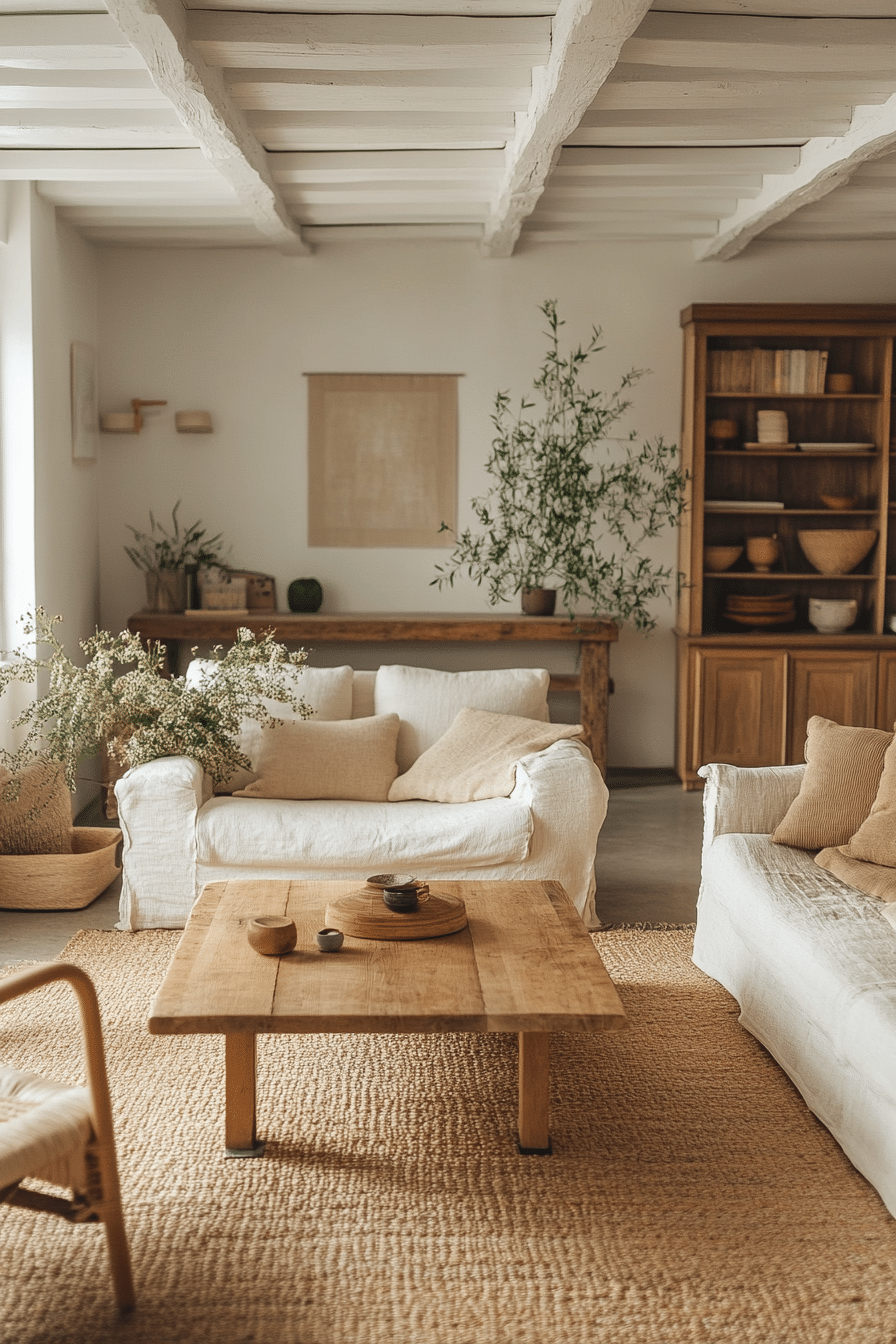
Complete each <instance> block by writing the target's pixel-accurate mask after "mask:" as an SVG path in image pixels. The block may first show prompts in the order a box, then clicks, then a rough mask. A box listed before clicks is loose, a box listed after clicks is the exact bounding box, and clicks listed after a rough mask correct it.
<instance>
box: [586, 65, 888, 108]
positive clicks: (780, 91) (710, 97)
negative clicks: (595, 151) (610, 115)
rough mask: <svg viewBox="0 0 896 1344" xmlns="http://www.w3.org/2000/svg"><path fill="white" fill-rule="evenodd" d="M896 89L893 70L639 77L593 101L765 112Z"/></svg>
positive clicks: (853, 101)
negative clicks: (782, 77) (778, 77)
mask: <svg viewBox="0 0 896 1344" xmlns="http://www.w3.org/2000/svg"><path fill="white" fill-rule="evenodd" d="M894 90H896V71H894V72H893V73H891V75H890V77H889V79H888V80H886V81H884V80H876V81H874V82H871V81H869V82H868V83H866V84H858V83H856V82H855V81H851V80H835V79H830V80H827V79H824V80H821V79H811V80H809V79H807V80H805V81H801V82H798V81H796V80H788V81H780V82H779V81H775V80H768V81H765V82H762V81H756V82H747V81H741V80H727V81H722V80H701V81H698V82H690V81H687V82H686V81H682V82H681V83H680V84H679V83H674V82H672V81H668V80H665V81H659V82H657V83H654V82H652V81H647V80H639V81H637V82H633V83H630V84H609V83H607V84H605V85H604V87H603V88H602V89H601V90H600V92H599V93H598V95H597V98H596V99H595V101H594V103H593V104H592V106H593V107H594V108H595V109H597V110H600V111H602V112H604V111H625V110H628V109H644V110H645V111H653V110H666V109H668V110H670V111H673V112H680V111H682V110H684V109H688V110H690V109H692V108H710V109H712V110H713V111H723V110H724V111H729V110H731V109H734V108H737V109H740V108H743V109H746V110H748V111H750V110H752V109H754V108H758V107H761V108H763V109H764V110H765V111H767V112H771V111H772V110H773V109H780V110H781V111H782V112H784V113H787V114H789V113H791V112H792V111H795V110H799V109H804V108H810V109H817V108H824V107H826V106H829V105H830V104H832V103H833V104H835V105H836V104H838V103H840V104H843V105H844V106H855V105H857V104H870V103H885V102H886V101H887V99H888V98H889V97H890V96H891V95H892V94H893V92H894Z"/></svg>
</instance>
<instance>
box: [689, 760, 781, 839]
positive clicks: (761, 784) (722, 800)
mask: <svg viewBox="0 0 896 1344" xmlns="http://www.w3.org/2000/svg"><path fill="white" fill-rule="evenodd" d="M805 772H806V767H805V765H765V766H760V767H759V768H758V769H749V770H748V769H745V768H742V767H740V766H736V765H704V766H702V767H701V769H700V770H698V771H697V773H698V775H700V776H701V777H702V778H703V779H705V780H706V788H705V789H704V791H703V853H704V856H705V854H706V851H707V850H708V849H709V846H710V845H711V844H712V842H713V840H715V838H716V836H717V835H728V834H731V833H734V834H737V835H769V834H770V833H771V832H772V831H773V830H774V829H775V827H776V826H777V824H778V822H779V821H780V820H781V818H782V817H783V816H784V813H785V812H786V811H787V809H788V807H789V806H790V804H791V803H792V802H793V800H794V798H795V797H796V796H797V794H798V793H799V791H800V785H801V784H802V782H803V775H804V774H805Z"/></svg>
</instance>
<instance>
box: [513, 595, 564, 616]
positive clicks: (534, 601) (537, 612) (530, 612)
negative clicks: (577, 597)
mask: <svg viewBox="0 0 896 1344" xmlns="http://www.w3.org/2000/svg"><path fill="white" fill-rule="evenodd" d="M521 601H522V605H523V613H524V615H526V616H553V614H554V607H555V606H556V603H557V589H556V588H524V589H523V590H522V594H521Z"/></svg>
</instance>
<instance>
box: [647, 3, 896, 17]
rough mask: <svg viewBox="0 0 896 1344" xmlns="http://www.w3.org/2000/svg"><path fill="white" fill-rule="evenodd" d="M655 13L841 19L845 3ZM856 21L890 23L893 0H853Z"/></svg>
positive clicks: (693, 6) (678, 7)
mask: <svg viewBox="0 0 896 1344" xmlns="http://www.w3.org/2000/svg"><path fill="white" fill-rule="evenodd" d="M652 8H653V11H654V13H662V12H664V11H666V10H669V11H671V12H673V13H676V14H745V15H748V16H750V17H756V16H765V17H768V18H780V16H781V12H782V10H784V11H786V13H787V16H788V17H789V18H793V19H825V18H828V19H839V18H841V17H842V15H843V0H786V3H784V4H782V3H781V0H653V6H652ZM850 13H851V15H852V18H854V19H891V18H892V17H893V0H851V2H850Z"/></svg>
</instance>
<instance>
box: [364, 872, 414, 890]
mask: <svg viewBox="0 0 896 1344" xmlns="http://www.w3.org/2000/svg"><path fill="white" fill-rule="evenodd" d="M416 880H417V879H416V878H415V877H411V875H410V873H374V875H373V877H368V879H367V885H368V887H382V888H385V887H412V886H413V885H414V883H415V882H416Z"/></svg>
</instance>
